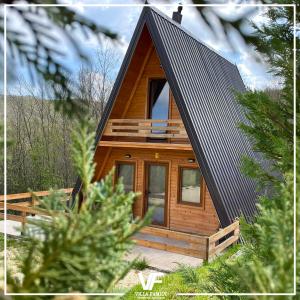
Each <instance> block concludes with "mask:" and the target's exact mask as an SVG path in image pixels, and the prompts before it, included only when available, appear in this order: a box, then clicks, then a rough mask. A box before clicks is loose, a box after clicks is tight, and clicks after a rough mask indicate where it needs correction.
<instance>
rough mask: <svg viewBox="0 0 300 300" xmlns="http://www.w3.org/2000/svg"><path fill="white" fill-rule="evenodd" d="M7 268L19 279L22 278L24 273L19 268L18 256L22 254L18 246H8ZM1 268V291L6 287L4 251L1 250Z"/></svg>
mask: <svg viewBox="0 0 300 300" xmlns="http://www.w3.org/2000/svg"><path fill="white" fill-rule="evenodd" d="M6 255H7V270H9V271H10V273H11V274H13V276H14V277H15V278H16V279H17V280H22V273H20V271H19V268H18V260H17V258H18V257H19V256H20V253H19V252H18V250H17V249H16V248H8V249H7V252H6ZM0 268H1V270H3V272H1V273H0V291H3V289H4V251H2V252H0Z"/></svg>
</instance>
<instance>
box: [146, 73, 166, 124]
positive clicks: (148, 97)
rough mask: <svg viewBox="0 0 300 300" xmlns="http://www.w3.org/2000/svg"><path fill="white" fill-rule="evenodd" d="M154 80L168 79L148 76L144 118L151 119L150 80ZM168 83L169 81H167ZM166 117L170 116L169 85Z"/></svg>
mask: <svg viewBox="0 0 300 300" xmlns="http://www.w3.org/2000/svg"><path fill="white" fill-rule="evenodd" d="M154 80H166V82H167V83H168V80H167V78H166V77H148V88H147V105H146V118H147V119H151V118H152V107H151V105H152V103H151V95H150V94H151V81H154ZM168 84H169V83H168ZM168 101H169V103H168V119H169V118H170V103H171V88H170V85H169V98H168Z"/></svg>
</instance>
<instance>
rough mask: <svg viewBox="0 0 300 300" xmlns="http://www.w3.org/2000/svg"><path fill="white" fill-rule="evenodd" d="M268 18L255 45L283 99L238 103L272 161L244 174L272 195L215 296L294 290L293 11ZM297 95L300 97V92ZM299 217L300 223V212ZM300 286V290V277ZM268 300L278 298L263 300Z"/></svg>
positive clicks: (224, 270) (215, 285) (215, 280)
mask: <svg viewBox="0 0 300 300" xmlns="http://www.w3.org/2000/svg"><path fill="white" fill-rule="evenodd" d="M267 17H268V18H269V22H268V23H267V24H266V25H264V26H262V27H260V28H258V27H255V29H256V34H257V40H258V42H257V44H256V45H255V46H256V50H257V51H259V52H260V53H261V54H262V55H263V57H264V59H265V60H266V61H267V62H268V63H269V64H270V66H271V72H272V73H273V75H275V76H280V78H281V79H282V85H283V88H282V90H281V92H280V97H279V98H278V99H273V98H272V97H270V96H269V95H268V94H267V93H265V92H261V91H248V92H247V93H245V94H242V95H238V100H239V102H240V104H241V105H242V107H243V108H244V109H245V113H246V117H247V119H248V120H249V121H250V122H249V123H247V124H241V125H240V128H241V129H242V130H243V131H244V133H245V134H246V135H247V136H248V137H249V138H250V140H251V142H252V144H253V149H254V150H255V151H256V152H257V153H259V155H260V157H263V159H264V161H267V162H268V163H267V164H266V163H262V162H261V161H260V160H253V159H250V158H248V157H245V158H244V162H243V171H244V172H245V173H246V175H248V176H250V177H251V178H253V179H255V180H256V182H257V184H258V188H259V189H260V190H261V191H264V190H265V189H266V188H268V191H269V193H267V194H266V193H265V195H264V196H261V197H260V198H259V204H258V214H257V216H256V217H255V219H254V220H253V223H252V224H247V223H246V222H245V221H243V223H242V232H241V233H242V236H243V238H244V240H245V245H243V246H242V250H241V255H239V256H238V257H237V258H235V259H232V260H230V261H229V262H226V263H224V264H222V265H221V266H220V268H218V270H213V271H211V273H210V276H209V279H210V281H209V282H208V283H207V284H206V285H205V286H203V287H202V288H203V289H204V290H208V291H210V292H233V293H245V292H248V293H292V292H293V283H294V197H293V195H294V186H293V154H294V151H293V146H294V139H293V126H294V122H293V113H294V112H293V91H294V87H293V10H292V9H290V8H283V7H276V8H272V9H269V10H268V12H267ZM297 43H299V41H298V40H297ZM298 67H299V63H298ZM297 76H299V74H297ZM298 79H299V78H298ZM296 92H297V94H298V95H299V89H298V90H297V91H296ZM298 113H299V111H297V118H298ZM298 135H299V128H298V129H297V136H298ZM298 153H299V152H298ZM298 156H299V155H298ZM298 162H299V158H298ZM297 182H298V183H299V177H298V178H297ZM270 191H271V193H270ZM266 195H267V196H266ZM297 217H298V220H299V211H298V215H297ZM298 234H299V230H298ZM298 238H299V235H298ZM298 254H299V252H298ZM298 264H299V261H298ZM297 282H298V286H299V283H300V282H299V276H298V277H297ZM221 298H222V297H221ZM237 298H239V297H237ZM252 298H258V297H255V296H253V297H252ZM267 298H268V299H272V297H270V296H265V297H259V299H267ZM279 298H280V297H278V296H277V297H276V299H279ZM281 298H284V299H286V298H288V297H286V296H282V297H281ZM290 298H292V296H291V297H290ZM274 299H275V296H274Z"/></svg>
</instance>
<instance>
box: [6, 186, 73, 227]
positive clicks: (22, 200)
mask: <svg viewBox="0 0 300 300" xmlns="http://www.w3.org/2000/svg"><path fill="white" fill-rule="evenodd" d="M72 190H73V189H72V188H69V189H61V190H60V191H61V192H64V193H65V194H71V193H72ZM49 194H50V191H40V192H32V193H21V194H10V195H7V196H6V209H7V211H9V210H10V211H14V212H17V213H18V214H11V213H7V214H6V219H7V220H11V221H17V222H21V223H22V224H23V225H24V224H25V223H26V217H27V215H41V214H42V213H41V211H40V210H37V209H36V208H35V207H36V205H38V204H39V202H38V200H37V201H36V198H35V197H45V196H48V195H49ZM33 195H34V196H35V197H33ZM12 202H13V203H12ZM4 209H5V203H4V195H0V218H2V219H4V217H5V215H4Z"/></svg>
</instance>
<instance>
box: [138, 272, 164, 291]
mask: <svg viewBox="0 0 300 300" xmlns="http://www.w3.org/2000/svg"><path fill="white" fill-rule="evenodd" d="M138 275H139V279H140V282H141V285H142V287H143V289H144V291H151V290H152V289H153V286H154V283H161V280H160V279H157V277H161V276H163V275H164V274H163V273H151V274H150V275H149V277H148V279H147V282H145V279H144V276H143V273H142V272H139V274H138Z"/></svg>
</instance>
